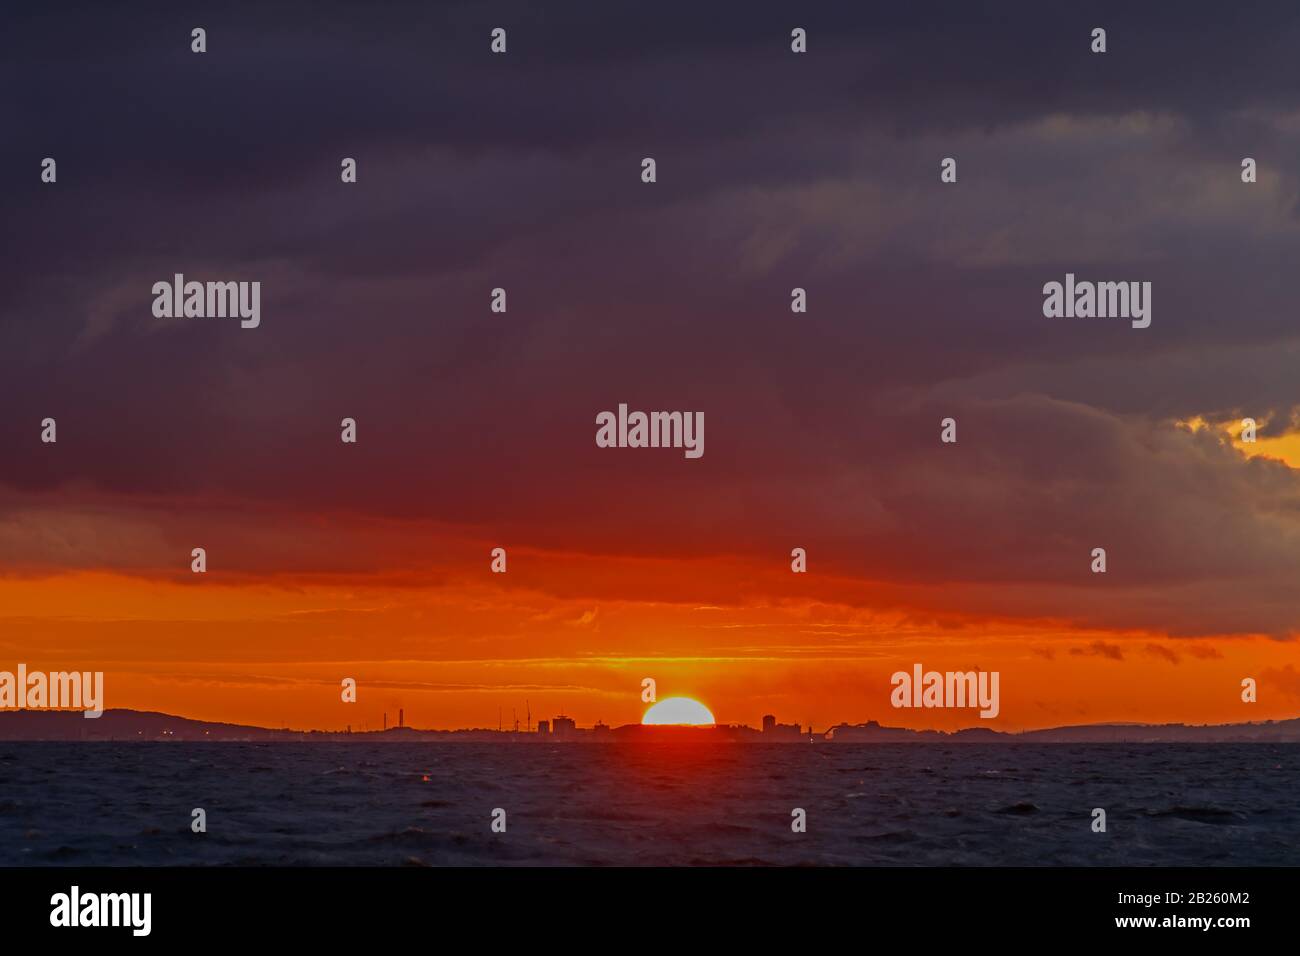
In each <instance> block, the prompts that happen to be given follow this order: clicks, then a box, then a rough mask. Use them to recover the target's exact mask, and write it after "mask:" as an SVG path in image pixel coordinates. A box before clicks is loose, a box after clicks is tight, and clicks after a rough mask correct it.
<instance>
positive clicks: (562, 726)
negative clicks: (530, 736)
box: [551, 714, 578, 737]
mask: <svg viewBox="0 0 1300 956" xmlns="http://www.w3.org/2000/svg"><path fill="white" fill-rule="evenodd" d="M577 730H578V723H577V721H575V720H574V719H573V718H572V717H565V716H564V715H563V714H560V715H559V716H557V717H556V718H555V719H554V720H552V721H551V733H552V734H553V735H555V736H557V737H565V736H568V735H570V734H574V733H576V732H577Z"/></svg>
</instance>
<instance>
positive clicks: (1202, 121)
mask: <svg viewBox="0 0 1300 956" xmlns="http://www.w3.org/2000/svg"><path fill="white" fill-rule="evenodd" d="M268 6H269V5H268ZM843 6H844V9H842V10H839V11H834V12H832V11H820V10H819V11H812V12H810V11H808V10H805V9H801V8H800V7H799V6H798V5H795V4H775V3H757V4H752V3H747V4H745V5H744V7H743V9H744V11H745V15H744V16H738V15H735V10H736V9H738V8H736V7H734V6H733V5H730V4H725V3H724V4H718V5H716V6H715V5H712V4H710V5H707V6H700V5H680V6H678V5H674V4H671V3H670V4H667V5H663V4H653V5H632V4H628V5H621V4H620V5H617V8H614V7H610V8H604V7H601V8H596V7H593V6H592V5H590V4H584V5H581V6H579V5H577V4H558V5H557V4H546V5H539V4H535V3H524V2H519V3H499V4H494V5H493V6H492V8H491V10H490V11H486V12H485V11H484V10H482V9H478V10H471V9H469V8H464V7H452V8H450V9H442V8H439V7H438V6H436V5H433V4H423V3H420V4H416V3H410V4H385V5H382V6H376V7H369V8H367V9H366V10H365V13H364V17H362V16H361V15H360V14H359V13H357V12H356V10H357V8H353V9H352V10H351V11H349V9H348V8H347V7H345V6H343V5H331V4H311V5H309V6H308V5H303V6H301V7H297V8H295V7H294V6H293V5H292V4H277V5H275V9H274V10H271V9H266V8H258V7H252V6H249V7H248V8H247V9H244V10H241V11H239V12H238V13H231V12H221V13H218V12H216V11H215V10H214V9H212V8H200V10H199V11H195V12H191V11H187V10H185V9H183V8H182V7H178V6H177V5H175V4H168V5H165V6H161V5H160V7H159V8H158V12H157V13H156V15H153V16H149V17H137V18H133V19H130V20H129V21H128V20H126V19H124V18H120V17H118V16H117V15H116V14H115V13H114V12H113V11H112V10H110V9H107V8H99V7H97V6H90V7H89V8H88V9H87V10H86V11H85V12H84V13H83V14H82V15H79V16H78V17H77V18H76V19H75V21H72V22H70V21H68V20H66V19H64V18H62V17H60V16H56V15H54V14H52V13H46V12H43V11H36V12H24V13H16V14H14V16H13V17H12V20H13V22H14V26H13V28H12V29H11V30H10V31H9V32H8V33H7V35H5V36H4V37H0V53H2V55H0V81H3V86H4V88H5V89H6V90H7V91H9V92H8V94H7V95H6V96H5V102H4V104H3V105H2V106H0V116H3V118H4V130H5V134H4V140H5V144H6V145H5V148H4V149H3V150H2V151H0V174H2V179H0V191H2V192H3V208H4V212H3V216H2V217H0V230H3V232H4V250H5V256H4V260H3V263H0V448H2V449H3V455H2V457H0V670H5V669H8V670H12V669H13V668H15V667H16V666H17V664H18V663H20V662H21V663H26V664H27V665H28V666H29V668H33V669H65V668H68V669H71V668H75V669H78V670H103V671H104V672H105V684H106V692H105V694H106V700H105V703H106V706H108V707H133V708H139V709H148V710H160V711H166V712H170V713H177V714H183V715H185V716H190V717H197V718H203V719H211V720H229V721H236V722H249V723H257V724H264V725H274V726H283V725H290V726H295V727H320V728H342V727H344V726H345V725H348V724H351V725H352V726H353V728H354V729H357V728H361V727H363V726H369V727H372V728H374V727H378V726H379V725H380V722H381V720H382V714H383V713H384V712H385V711H387V712H388V713H389V714H390V715H392V716H391V717H390V720H395V714H396V711H397V709H398V708H399V707H402V708H404V709H405V712H406V719H407V722H408V723H409V724H412V725H415V726H420V727H463V726H491V727H495V726H496V725H497V720H498V712H499V710H501V711H503V713H504V718H505V721H506V722H507V723H509V721H510V717H511V711H512V708H513V709H516V710H517V712H518V716H519V719H520V720H521V721H522V720H523V718H524V708H525V701H528V702H529V706H531V710H532V716H533V718H534V720H535V719H537V718H538V717H543V718H545V717H550V716H551V715H553V714H555V713H558V712H561V711H563V712H565V713H568V714H569V715H570V716H573V717H574V718H575V719H576V720H577V721H578V723H579V724H580V725H590V724H591V723H593V722H595V721H596V720H597V719H603V720H604V721H606V722H607V723H610V724H622V723H629V722H634V721H637V720H639V719H640V717H641V714H642V712H643V710H644V707H645V705H644V704H643V703H642V702H641V695H640V691H641V681H642V679H643V678H645V677H653V678H655V679H656V681H657V683H658V688H659V693H660V695H661V696H669V695H684V696H690V697H694V698H697V699H698V700H700V701H703V702H704V703H705V704H707V705H708V707H709V708H710V709H711V710H712V712H713V713H714V714H715V715H716V717H717V719H718V720H719V721H721V722H724V723H748V724H751V725H757V724H758V723H759V721H760V718H761V716H762V715H763V714H764V713H774V714H776V715H777V717H778V718H779V719H780V720H782V721H785V722H799V723H802V724H805V725H807V724H810V723H811V724H812V725H814V726H815V727H817V728H818V729H824V728H825V727H827V726H829V725H831V724H833V723H837V722H840V721H849V722H859V721H864V720H867V719H877V720H880V721H881V722H882V723H885V724H893V725H903V726H913V727H944V728H955V727H962V726H972V725H976V724H982V725H986V726H992V727H995V728H997V729H1004V730H1014V729H1020V728H1026V727H1042V726H1054V725H1060V724H1073V723H1084V722H1094V721H1110V720H1122V721H1187V722H1196V723H1207V722H1208V723H1219V722H1230V721H1243V720H1262V719H1268V718H1285V717H1295V716H1300V644H1297V640H1296V639H1297V637H1298V636H1300V331H1298V329H1300V284H1298V283H1300V279H1298V278H1297V277H1298V276H1300V270H1298V269H1297V264H1298V263H1300V61H1298V60H1297V58H1296V56H1295V50H1296V49H1298V48H1300V14H1298V13H1297V12H1296V11H1295V9H1294V7H1293V5H1292V4H1288V3H1281V2H1279V3H1275V4H1268V5H1259V6H1257V7H1251V8H1250V15H1249V16H1247V15H1245V14H1244V13H1243V14H1241V15H1239V16H1238V15H1236V14H1234V15H1231V16H1229V15H1228V14H1227V13H1225V10H1224V8H1223V6H1222V5H1221V4H1208V3H1189V4H1185V5H1182V6H1180V8H1179V11H1180V19H1178V20H1177V21H1176V22H1171V20H1170V18H1169V16H1168V13H1167V11H1160V10H1156V9H1152V10H1150V11H1145V10H1143V9H1140V8H1139V9H1133V6H1135V5H1131V4H1111V5H1108V4H1089V5H1087V6H1086V9H1085V7H1084V6H1082V5H1081V6H1080V7H1079V9H1078V11H1077V12H1076V13H1073V14H1068V13H1067V14H1062V12H1061V11H1060V10H1059V9H1049V7H1051V5H1044V4H1038V3H1024V4H1016V3H1006V4H998V5H997V7H998V10H999V11H1000V12H999V13H998V14H997V15H996V16H989V15H987V14H979V13H978V12H976V11H974V10H972V9H969V7H970V6H971V5H968V4H907V5H892V6H888V7H887V6H885V5H875V4H872V5H867V4H857V5H852V6H850V5H848V4H845V5H843ZM898 7H904V8H903V9H898ZM1220 17H1226V19H1223V20H1220V19H1219V18H1220ZM195 26H203V27H205V28H206V29H207V31H208V51H209V52H207V53H206V54H203V55H196V54H193V53H191V52H190V46H189V44H190V30H191V29H192V28H193V27H195ZM497 26H502V27H505V28H506V29H507V30H508V36H509V50H508V53H507V54H505V55H503V56H494V55H493V54H491V53H490V52H489V32H490V30H491V29H492V28H493V27H497ZM796 26H802V27H804V28H806V29H807V30H808V37H809V39H808V46H809V52H808V53H807V54H804V55H795V54H792V53H791V52H790V46H789V39H790V30H791V29H792V28H793V27H796ZM1094 26H1104V27H1106V28H1107V30H1108V37H1109V52H1107V53H1106V54H1105V55H1094V54H1092V53H1090V52H1089V33H1090V31H1091V29H1092V28H1093V27H1094ZM993 65H996V66H997V69H996V70H994V69H992V66H993ZM47 156H49V157H54V158H55V159H56V160H57V162H58V181H57V182H56V183H54V184H43V183H41V182H40V178H39V177H40V162H41V160H42V158H44V157H47ZM647 156H649V157H654V158H655V159H656V161H657V164H658V181H657V182H656V183H654V184H652V185H646V184H643V183H642V182H641V180H640V170H641V160H642V158H643V157H647ZM949 156H951V157H955V158H956V159H957V162H958V181H957V183H955V184H941V183H940V181H939V164H940V160H941V159H942V158H944V157H949ZM1246 156H1250V157H1253V158H1255V159H1256V160H1257V162H1258V168H1259V176H1258V182H1256V183H1253V184H1244V183H1242V181H1241V178H1240V169H1241V166H1240V164H1241V160H1242V158H1243V157H1246ZM343 157H354V158H356V160H357V164H358V182H357V183H356V184H346V185H345V184H343V183H341V182H340V177H339V170H340V161H341V160H342V158H343ZM1067 272H1073V273H1076V274H1077V275H1078V276H1079V277H1080V278H1081V279H1091V280H1098V281H1103V280H1114V281H1139V280H1141V281H1149V282H1151V283H1152V287H1153V295H1152V306H1153V308H1152V323H1151V326H1150V328H1147V329H1133V328H1130V326H1129V323H1128V322H1127V321H1125V320H1116V319H1077V318H1069V319H1067V318H1056V319H1048V318H1045V317H1044V316H1043V313H1042V302H1043V298H1042V286H1043V284H1044V283H1046V282H1049V281H1053V280H1055V281H1060V280H1062V279H1063V278H1064V276H1065V274H1066V273H1067ZM175 273H184V274H185V276H186V277H187V278H190V279H198V280H201V281H202V280H221V281H225V280H231V281H236V280H239V281H252V280H256V281H260V282H261V284H262V302H261V312H262V319H261V326H260V327H259V328H257V329H241V328H240V326H239V322H238V321H237V320H234V319H158V318H155V317H154V316H153V315H152V313H151V308H150V307H151V304H152V296H151V294H150V288H151V286H152V285H153V283H154V282H156V281H159V280H165V281H170V280H171V277H172V276H173V275H174V274H175ZM498 286H499V287H504V288H505V289H506V290H507V293H508V303H509V310H508V312H507V313H506V314H493V313H491V312H490V311H489V300H490V293H491V290H492V289H493V288H494V287H498ZM796 286H799V287H803V288H806V289H807V292H808V312H807V314H802V315H796V314H792V313H791V311H790V307H789V303H790V290H791V289H792V288H794V287H796ZM621 402H622V403H627V404H628V405H629V406H630V407H631V408H633V409H643V410H681V411H685V410H690V411H702V412H703V413H704V416H705V421H706V432H705V449H706V450H705V453H704V455H703V457H702V458H700V459H698V460H689V459H686V458H685V457H684V456H683V455H682V453H681V452H680V451H674V450H665V449H602V448H597V447H596V444H595V441H594V437H595V433H596V427H595V418H596V415H597V414H598V413H599V412H601V411H604V410H612V409H617V407H618V405H619V403H621ZM948 416H951V417H953V418H955V419H956V420H957V422H958V426H957V427H958V442H957V443H956V444H955V445H945V444H942V443H940V441H939V422H940V420H941V419H942V418H944V417H948ZM1247 416H1249V417H1252V418H1254V419H1255V420H1256V421H1257V422H1258V423H1259V426H1260V428H1259V440H1258V442H1257V443H1256V444H1255V445H1253V446H1251V445H1243V444H1242V443H1241V442H1240V441H1239V440H1238V439H1237V437H1236V435H1237V433H1238V432H1239V430H1240V421H1241V419H1242V418H1243V417H1247ZM46 417H52V418H55V419H56V420H57V423H58V425H57V427H58V441H57V443H56V444H43V443H42V442H41V440H40V432H41V429H40V423H41V420H42V419H44V418H46ZM344 417H353V418H355V419H356V421H357V429H358V442H357V443H356V444H355V445H346V444H343V443H342V442H340V440H339V434H340V428H339V422H340V420H341V419H342V418H344ZM195 547H203V548H205V549H206V550H207V555H208V568H209V570H208V573H206V574H203V575H199V574H193V573H191V571H190V560H191V559H190V551H191V549H192V548H195ZM496 547H502V548H505V549H506V550H507V553H508V562H509V564H508V568H509V570H508V572H507V573H506V574H493V573H491V572H490V570H489V554H490V552H491V550H492V549H493V548H496ZM795 547H802V548H805V549H807V553H808V573H806V574H793V573H791V570H790V552H791V549H792V548H795ZM1096 547H1104V548H1105V549H1106V551H1107V559H1108V572H1107V573H1106V574H1104V575H1096V574H1092V573H1091V572H1090V570H1089V566H1090V561H1091V558H1090V553H1091V551H1092V549H1093V548H1096ZM914 663H921V664H923V665H925V667H926V668H927V669H936V670H958V669H960V670H968V669H980V670H997V671H1000V672H1001V675H1002V676H1001V697H1002V706H1001V714H1000V716H999V717H998V718H997V719H996V720H992V721H981V720H979V719H978V717H977V715H976V713H975V712H974V711H959V710H926V711H915V710H894V709H893V708H891V707H890V704H889V692H890V689H891V688H890V684H889V676H890V674H891V673H893V672H894V671H897V670H910V669H911V667H912V665H913V664H914ZM345 677H353V678H355V679H356V680H357V682H358V685H359V690H358V698H359V699H358V702H357V703H356V704H344V703H342V701H341V700H340V693H339V687H340V681H341V680H342V679H343V678H345ZM1245 677H1253V678H1255V679H1256V680H1257V681H1258V682H1259V701H1258V703H1255V704H1245V703H1243V702H1242V701H1241V698H1240V685H1241V680H1242V679H1243V678H1245Z"/></svg>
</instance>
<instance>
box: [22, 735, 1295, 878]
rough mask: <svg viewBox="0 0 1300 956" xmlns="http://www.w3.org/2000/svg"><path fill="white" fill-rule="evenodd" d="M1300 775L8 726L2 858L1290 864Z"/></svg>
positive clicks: (1214, 753)
mask: <svg viewBox="0 0 1300 956" xmlns="http://www.w3.org/2000/svg"><path fill="white" fill-rule="evenodd" d="M1298 793H1300V745H1286V744H1280V745H1271V744H1260V745H1235V744H1206V745H1158V744H1157V745H1145V746H1134V745H1120V744H1114V745H1081V746H1065V745H1055V746H1050V745H1038V746H1024V745H1012V746H1008V745H994V746H974V745H960V746H935V745H924V746H917V745H871V744H862V745H855V744H838V745H837V744H824V745H822V744H818V745H802V744H789V745H743V744H719V745H712V744H709V745H684V746H678V745H671V744H669V745H656V744H645V745H641V744H629V745H622V744H565V745H561V744H520V745H510V744H459V743H457V744H449V743H430V744H423V743H418V744H374V743H368V744H367V743H319V744H282V743H277V744H269V745H268V744H235V743H214V744H180V743H178V744H148V743H133V744H113V743H102V744H97V743H10V744H0V864H3V865H14V864H30V865H51V864H55V865H57V864H79V865H157V864H165V865H189V864H243V865H250V864H253V865H256V864H266V865H304V864H305V865H311V864H334V865H350V864H355V865H448V864H451V865H491V864H513V865H517V864H531V865H575V864H631V865H647V864H649V865H698V864H712V865H717V864H741V865H750V864H753V865H761V864H777V865H784V864H831V865H1030V866H1034V865H1061V864H1066V865H1148V864H1153V865H1209V866H1214V865H1228V864H1234V865H1265V864H1269V865H1300V798H1298V797H1297V794H1298ZM195 807H202V808H204V809H205V810H206V811H207V822H208V832H207V833H206V834H201V835H199V834H194V833H192V832H191V831H190V820H191V815H190V812H191V810H192V809H193V808H195ZM498 807H500V808H503V809H504V810H505V811H506V814H507V832H506V833H505V834H493V833H492V832H491V830H490V826H489V824H490V821H491V816H492V811H493V810H494V809H495V808H498ZM795 807H801V808H803V809H805V810H806V811H807V818H808V831H807V832H806V833H803V834H796V833H793V832H791V829H790V820H791V816H790V812H791V809H792V808H795ZM1094 807H1103V808H1105V810H1106V813H1107V823H1108V832H1107V833H1105V834H1096V833H1093V832H1091V829H1090V823H1091V820H1092V809H1093V808H1094Z"/></svg>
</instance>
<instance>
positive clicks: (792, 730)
mask: <svg viewBox="0 0 1300 956" xmlns="http://www.w3.org/2000/svg"><path fill="white" fill-rule="evenodd" d="M801 734H802V730H801V728H800V727H799V725H798V724H778V723H777V722H776V718H775V717H774V716H772V715H771V714H764V715H763V736H764V738H766V739H769V740H791V739H793V738H795V737H799V736H801Z"/></svg>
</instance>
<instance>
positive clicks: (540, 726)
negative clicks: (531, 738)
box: [537, 720, 551, 734]
mask: <svg viewBox="0 0 1300 956" xmlns="http://www.w3.org/2000/svg"><path fill="white" fill-rule="evenodd" d="M537 732H538V733H539V734H549V733H550V732H551V722H550V721H549V720H539V721H538V722H537Z"/></svg>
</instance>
